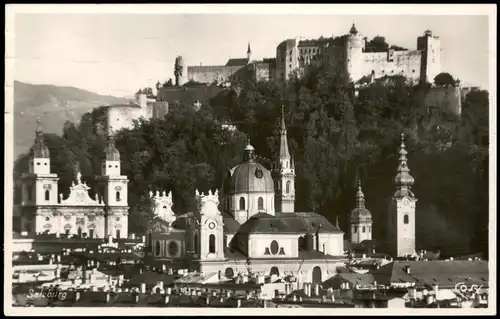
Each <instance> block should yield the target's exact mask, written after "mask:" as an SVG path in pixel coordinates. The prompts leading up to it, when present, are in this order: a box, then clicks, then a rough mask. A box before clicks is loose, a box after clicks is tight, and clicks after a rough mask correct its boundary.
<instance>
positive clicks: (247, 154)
mask: <svg viewBox="0 0 500 319" xmlns="http://www.w3.org/2000/svg"><path fill="white" fill-rule="evenodd" d="M243 159H244V160H245V161H247V162H253V161H255V148H254V147H253V146H252V144H250V138H248V143H247V146H246V147H245V150H244V154H243Z"/></svg>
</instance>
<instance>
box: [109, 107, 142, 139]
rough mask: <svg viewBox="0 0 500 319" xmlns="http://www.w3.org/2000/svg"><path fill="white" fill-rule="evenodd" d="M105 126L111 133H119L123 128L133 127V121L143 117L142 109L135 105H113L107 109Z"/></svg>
mask: <svg viewBox="0 0 500 319" xmlns="http://www.w3.org/2000/svg"><path fill="white" fill-rule="evenodd" d="M107 113H108V114H107V125H108V129H109V128H111V132H116V131H119V130H121V129H123V128H127V129H131V128H133V127H134V125H133V121H134V120H138V119H139V118H141V117H142V116H144V115H145V112H144V109H142V108H140V107H139V106H137V105H133V104H131V105H123V106H122V105H119V106H117V105H115V106H110V107H108V111H107Z"/></svg>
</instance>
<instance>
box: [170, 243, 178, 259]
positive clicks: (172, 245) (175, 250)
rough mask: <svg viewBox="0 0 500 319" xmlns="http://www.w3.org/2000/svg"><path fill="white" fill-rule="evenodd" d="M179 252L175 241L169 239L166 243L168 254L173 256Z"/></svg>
mask: <svg viewBox="0 0 500 319" xmlns="http://www.w3.org/2000/svg"><path fill="white" fill-rule="evenodd" d="M178 252H179V247H178V246H177V243H176V242H175V241H171V242H170V243H169V244H168V254H169V255H170V256H175V255H177V253H178Z"/></svg>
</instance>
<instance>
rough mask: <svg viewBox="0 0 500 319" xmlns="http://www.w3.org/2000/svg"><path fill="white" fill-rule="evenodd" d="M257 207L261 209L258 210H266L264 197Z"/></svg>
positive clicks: (260, 198) (259, 200) (260, 199)
mask: <svg viewBox="0 0 500 319" xmlns="http://www.w3.org/2000/svg"><path fill="white" fill-rule="evenodd" d="M257 206H258V207H259V208H258V210H264V199H263V198H262V197H259V199H258V200H257Z"/></svg>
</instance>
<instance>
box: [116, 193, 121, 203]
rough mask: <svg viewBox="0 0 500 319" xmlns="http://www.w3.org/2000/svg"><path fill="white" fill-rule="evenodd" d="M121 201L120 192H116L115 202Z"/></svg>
mask: <svg viewBox="0 0 500 319" xmlns="http://www.w3.org/2000/svg"><path fill="white" fill-rule="evenodd" d="M120 200H121V199H120V192H116V201H117V202H119V201H120Z"/></svg>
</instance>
